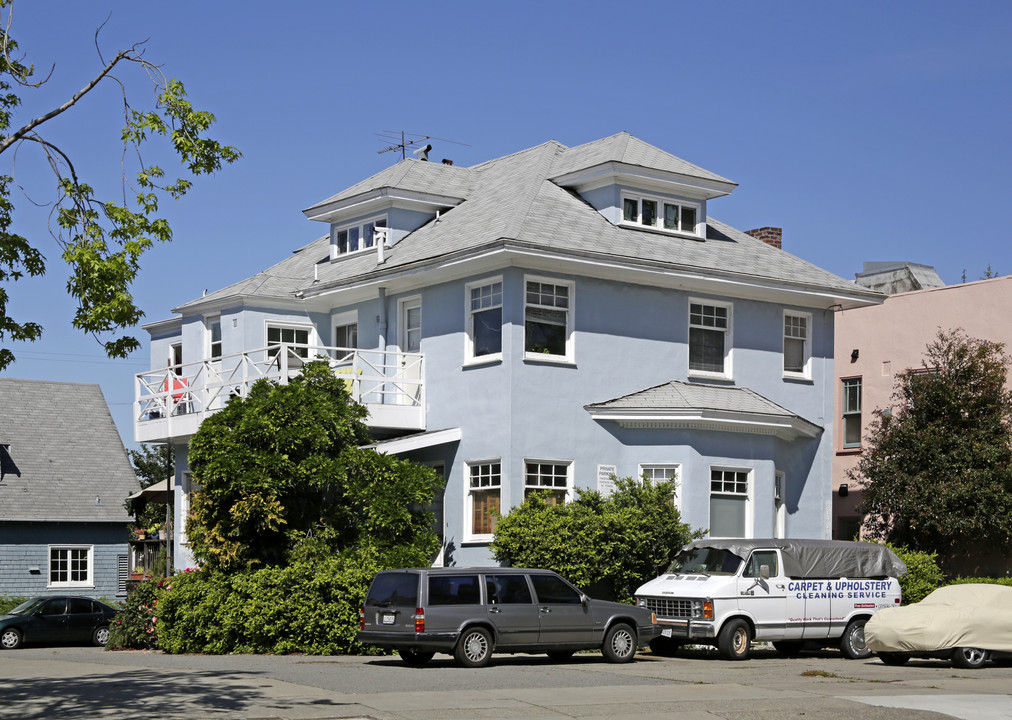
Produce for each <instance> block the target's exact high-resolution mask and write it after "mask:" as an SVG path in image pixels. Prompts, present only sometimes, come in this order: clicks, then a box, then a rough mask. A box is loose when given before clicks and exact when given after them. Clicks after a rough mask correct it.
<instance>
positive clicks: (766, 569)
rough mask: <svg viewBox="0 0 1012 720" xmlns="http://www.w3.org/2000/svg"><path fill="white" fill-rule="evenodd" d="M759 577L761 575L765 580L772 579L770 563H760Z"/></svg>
mask: <svg viewBox="0 0 1012 720" xmlns="http://www.w3.org/2000/svg"><path fill="white" fill-rule="evenodd" d="M759 577H761V578H762V579H763V580H769V579H770V566H769V565H760V566H759Z"/></svg>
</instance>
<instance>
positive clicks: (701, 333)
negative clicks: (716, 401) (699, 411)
mask: <svg viewBox="0 0 1012 720" xmlns="http://www.w3.org/2000/svg"><path fill="white" fill-rule="evenodd" d="M730 337H731V305H729V304H726V303H714V302H705V301H701V300H693V301H690V302H689V373H690V374H702V375H710V376H717V377H721V378H728V379H729V378H730V377H731V363H730V357H729V355H730V350H731V341H730Z"/></svg>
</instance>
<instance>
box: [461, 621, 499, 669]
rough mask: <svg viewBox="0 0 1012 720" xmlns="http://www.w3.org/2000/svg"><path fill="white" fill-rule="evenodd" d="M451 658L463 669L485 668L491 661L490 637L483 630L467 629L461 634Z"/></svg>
mask: <svg viewBox="0 0 1012 720" xmlns="http://www.w3.org/2000/svg"><path fill="white" fill-rule="evenodd" d="M453 657H454V658H455V659H456V660H457V663H458V664H459V665H462V666H463V667H470V668H479V667H485V666H486V665H488V662H489V660H491V659H492V636H491V635H490V634H489V632H488V630H486V629H485V628H480V627H472V628H468V629H467V630H465V631H464V632H463V633H461V635H460V640H458V641H457V647H456V648H455V649H454V651H453Z"/></svg>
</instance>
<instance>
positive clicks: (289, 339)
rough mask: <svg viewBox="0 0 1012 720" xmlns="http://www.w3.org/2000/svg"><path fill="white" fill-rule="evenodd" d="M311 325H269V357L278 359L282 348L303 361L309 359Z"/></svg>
mask: <svg viewBox="0 0 1012 720" xmlns="http://www.w3.org/2000/svg"><path fill="white" fill-rule="evenodd" d="M312 330H313V328H312V326H311V325H288V324H281V323H270V322H269V323H267V355H268V357H269V358H276V357H277V356H278V354H279V353H280V352H281V348H282V347H287V348H288V350H289V351H290V353H291V354H292V355H295V356H297V357H299V358H301V359H303V360H306V359H308V358H309V341H310V338H311V336H312Z"/></svg>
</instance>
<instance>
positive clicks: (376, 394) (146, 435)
mask: <svg viewBox="0 0 1012 720" xmlns="http://www.w3.org/2000/svg"><path fill="white" fill-rule="evenodd" d="M310 360H324V361H326V362H327V363H329V365H330V368H331V371H332V372H333V373H334V375H335V376H338V377H340V378H342V379H343V380H344V382H345V384H346V385H347V388H348V391H349V393H350V394H351V397H352V398H353V399H354V400H356V401H357V402H360V403H362V404H363V405H365V406H366V407H367V408H368V410H369V417H368V418H367V419H366V422H367V424H368V425H370V426H371V427H374V428H381V429H401V430H424V429H425V399H424V382H423V377H424V374H423V372H422V371H423V363H422V355H421V354H420V353H400V352H386V351H381V350H358V349H350V348H338V347H313V346H308V347H307V346H305V345H290V344H282V345H275V346H271V347H270V348H260V349H257V350H251V351H248V352H244V353H238V354H235V355H226V356H224V357H221V358H215V359H213V360H212V359H206V360H202V361H200V362H195V363H184V364H182V365H174V366H171V367H165V368H161V369H158V370H149V371H147V372H142V373H137V375H136V376H135V379H134V438H135V440H136V441H137V442H165V441H167V440H169V439H171V438H182V437H187V436H190V435H193V433H195V432H196V431H197V428H198V427H199V426H200V423H201V421H202V420H203V419H204V418H205V417H207V416H208V415H210V414H212V413H214V412H217V411H218V410H221V409H222V408H223V407H225V403H227V402H228V400H229V398H231V397H235V396H239V397H246V395H247V394H248V393H249V389H250V388H251V387H252V386H253V383H255V382H256V381H257V380H260V379H263V378H267V379H269V380H273V381H274V382H278V383H282V384H283V383H287V382H288V381H289V380H290V379H291V378H293V377H295V376H296V375H298V374H299V373H301V372H302V367H303V365H305V363H307V362H309V361H310Z"/></svg>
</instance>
